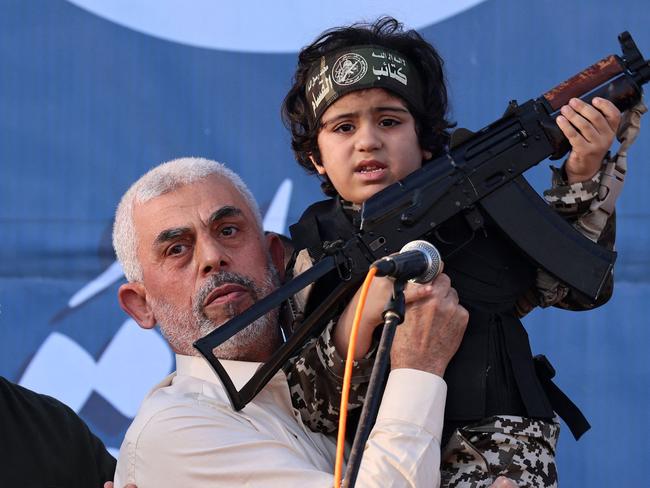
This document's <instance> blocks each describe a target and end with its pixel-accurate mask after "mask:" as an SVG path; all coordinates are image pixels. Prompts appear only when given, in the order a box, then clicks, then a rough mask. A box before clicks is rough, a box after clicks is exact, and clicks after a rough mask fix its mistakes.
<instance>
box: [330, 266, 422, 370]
mask: <svg viewBox="0 0 650 488" xmlns="http://www.w3.org/2000/svg"><path fill="white" fill-rule="evenodd" d="M393 283H394V282H393V280H391V279H389V278H375V279H374V280H373V281H372V284H371V285H370V290H369V291H368V297H367V299H366V305H365V307H364V309H363V313H362V315H361V323H360V324H359V334H358V335H357V343H356V350H355V354H354V358H355V359H359V358H362V357H363V356H365V355H366V354H368V352H369V351H370V348H371V345H372V337H373V333H374V331H375V328H376V327H377V326H378V325H380V324H382V323H383V318H382V313H383V311H384V307H385V306H386V304H387V303H388V299H389V298H390V296H391V293H392V292H393ZM430 291H431V285H430V284H427V285H420V284H417V283H408V284H407V286H406V288H405V289H404V298H405V300H406V303H407V304H409V303H412V302H415V301H417V300H419V299H422V298H426V297H427V296H428V294H429V293H430ZM360 294H361V290H360V289H359V290H357V292H356V293H355V295H354V297H353V298H352V300H351V301H350V303H348V305H347V306H346V307H345V310H344V311H343V313H342V314H341V316H340V318H339V320H338V322H337V324H336V327H335V328H334V345H335V346H336V352H337V353H338V354H340V355H341V356H343V357H346V356H347V352H348V344H349V343H350V331H351V330H352V322H353V320H354V314H355V311H356V308H357V304H358V303H359V296H360Z"/></svg>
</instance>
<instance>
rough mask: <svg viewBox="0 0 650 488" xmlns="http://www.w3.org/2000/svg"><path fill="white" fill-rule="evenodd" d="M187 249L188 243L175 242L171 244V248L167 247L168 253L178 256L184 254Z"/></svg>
mask: <svg viewBox="0 0 650 488" xmlns="http://www.w3.org/2000/svg"><path fill="white" fill-rule="evenodd" d="M186 250H187V245H186V244H174V245H173V246H170V247H169V249H167V255H169V256H176V255H179V254H183V253H184V252H185V251H186Z"/></svg>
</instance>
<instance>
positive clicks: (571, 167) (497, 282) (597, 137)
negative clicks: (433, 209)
mask: <svg viewBox="0 0 650 488" xmlns="http://www.w3.org/2000/svg"><path fill="white" fill-rule="evenodd" d="M442 66H443V62H442V59H441V58H440V56H439V55H438V53H437V52H436V51H435V49H434V48H433V47H432V46H431V45H430V44H429V43H428V42H426V41H425V40H424V39H422V37H421V36H420V35H419V34H418V33H417V32H415V31H412V30H411V31H403V30H402V27H401V25H400V24H399V23H398V22H397V21H396V20H394V19H391V18H382V19H379V20H378V21H376V22H375V23H374V24H371V25H354V26H352V27H343V28H339V29H333V30H329V31H327V32H325V33H324V34H323V35H321V36H320V37H319V38H318V39H317V40H316V41H315V42H314V43H312V44H311V45H309V46H307V47H306V48H304V49H303V50H302V51H301V52H300V54H299V59H298V67H297V70H296V73H295V76H294V83H293V86H292V87H291V89H290V91H289V93H288V95H287V97H286V98H285V101H284V104H283V118H284V120H285V123H286V125H287V126H288V127H289V128H290V130H291V134H292V147H293V150H294V152H295V155H296V158H297V160H298V163H299V164H300V165H301V166H302V167H304V168H305V169H306V170H307V171H308V172H310V173H318V175H319V176H320V177H321V179H322V188H323V191H324V192H325V194H326V195H328V196H330V197H332V198H331V199H329V200H327V201H324V202H319V203H317V204H315V205H313V206H312V207H310V208H309V209H308V210H307V211H306V212H305V214H304V215H303V217H302V218H301V220H300V222H299V223H298V224H297V225H296V226H294V227H292V237H293V238H294V242H295V243H296V244H297V246H298V249H300V248H303V249H302V251H301V252H300V253H299V254H298V255H297V258H296V264H295V266H294V271H295V272H296V273H299V272H301V271H302V270H304V268H305V267H307V266H310V265H311V263H312V262H313V261H315V260H317V259H318V258H319V251H320V249H319V247H320V244H321V243H322V242H325V241H333V240H336V239H339V238H343V239H345V238H347V237H349V236H350V235H351V234H352V232H354V229H355V226H358V224H359V216H358V210H359V208H360V206H361V204H363V202H364V201H366V200H367V199H368V198H369V197H371V196H372V195H374V194H375V193H377V192H379V191H380V190H382V189H384V188H386V187H387V186H389V185H390V184H392V183H395V182H396V181H398V180H400V179H402V178H404V177H406V176H407V175H408V174H410V173H411V172H413V171H415V170H417V169H418V168H420V167H421V166H422V165H423V164H428V163H429V162H430V161H431V160H435V158H436V157H437V156H440V155H441V154H443V153H444V152H445V151H446V149H447V144H448V142H449V133H448V129H450V128H451V127H453V124H451V123H450V122H449V121H448V120H447V119H446V118H445V117H446V112H447V92H446V88H445V83H444V79H443V70H442ZM619 120H620V113H619V111H618V110H617V109H616V107H615V106H614V105H613V104H611V103H610V102H609V101H607V100H603V99H598V98H597V99H594V101H593V105H589V104H586V103H584V102H582V101H580V100H575V99H574V100H571V102H570V103H569V105H567V106H565V107H563V108H562V115H561V116H559V117H558V119H557V123H558V126H559V127H560V129H561V130H562V132H563V133H564V134H565V136H566V137H567V138H568V140H569V142H570V143H571V145H572V151H571V153H570V155H569V157H568V159H567V160H566V162H565V163H564V166H563V167H562V168H561V169H559V170H556V171H555V172H554V180H553V184H554V188H553V189H552V190H551V191H550V192H549V199H550V200H553V201H556V202H557V204H556V206H557V207H558V208H560V209H562V210H564V211H565V214H566V215H567V218H569V219H572V220H576V219H578V218H579V217H580V216H581V215H582V214H584V213H585V212H586V211H587V210H588V209H589V204H590V200H591V199H593V198H594V196H595V195H596V192H597V190H598V187H599V181H600V170H601V167H602V161H603V158H604V157H605V156H606V154H607V151H608V149H609V147H610V145H611V144H612V142H613V139H614V136H615V132H616V129H617V127H618V124H619ZM568 185H570V187H569V186H568ZM567 190H570V191H569V193H570V194H571V195H572V196H573V197H575V195H576V193H575V192H576V191H577V192H578V193H577V194H578V198H577V199H576V198H574V199H573V200H571V201H569V199H563V198H562V196H563V195H566V194H567ZM567 202H569V203H570V205H565V204H566V203H567ZM576 202H577V204H576ZM567 208H568V209H569V210H570V212H566V210H567ZM330 223H335V224H333V225H330ZM485 230H486V232H485V233H474V232H472V231H471V230H469V229H468V228H467V227H466V226H465V224H464V220H463V219H462V217H461V218H455V219H450V221H448V222H447V223H445V224H444V225H443V226H442V227H441V228H439V229H438V231H437V233H436V239H434V241H433V243H434V244H435V245H436V246H438V247H439V248H440V249H441V251H442V254H443V258H446V261H445V272H446V273H447V274H448V275H449V277H450V278H451V282H452V285H453V286H454V287H455V288H456V290H457V291H458V295H459V297H460V302H461V304H462V305H463V306H464V307H465V308H466V309H467V310H468V311H469V316H470V321H469V325H468V327H467V332H466V334H465V337H464V339H463V343H462V344H461V346H460V349H459V351H458V353H457V354H456V356H455V357H454V359H453V360H452V362H451V363H450V364H449V366H448V368H447V370H446V372H445V380H446V382H447V384H448V394H447V406H446V411H445V428H444V433H443V446H444V445H445V444H446V448H445V451H444V453H443V465H442V471H443V472H442V479H443V484H445V485H446V486H456V485H458V484H466V483H469V482H470V481H474V482H476V483H478V484H475V485H472V486H486V485H487V484H489V483H490V482H492V481H494V478H495V477H496V475H497V474H507V475H508V476H509V477H511V478H514V479H515V480H516V481H518V482H520V483H524V484H526V486H555V484H556V479H557V476H556V470H555V464H554V453H555V444H556V442H557V437H558V433H559V424H558V422H557V421H556V419H555V414H554V411H553V410H554V408H555V409H557V406H556V404H554V403H552V402H551V401H550V400H549V398H548V396H547V393H546V392H545V390H544V387H543V386H542V382H541V381H540V379H539V378H538V376H537V374H536V370H535V365H534V362H533V358H532V354H531V350H530V346H529V343H528V338H527V334H526V331H525V329H524V327H523V325H522V324H521V322H520V321H519V317H520V316H521V315H523V314H525V313H527V312H528V311H530V310H531V309H532V308H534V307H535V306H537V305H542V306H548V305H559V306H562V307H565V308H572V309H583V308H587V307H592V306H597V305H600V304H602V303H604V302H605V301H607V300H608V299H609V296H610V295H611V290H612V289H611V280H610V283H609V285H608V286H607V287H606V290H605V291H604V293H603V294H601V297H600V298H599V301H598V302H597V303H596V304H586V303H581V302H580V301H579V300H578V299H577V298H576V297H575V296H574V294H573V293H572V291H571V290H570V289H568V288H567V287H565V286H563V285H562V284H560V283H557V282H556V281H554V280H553V279H552V278H551V277H548V276H547V275H545V274H544V273H543V272H538V270H537V269H536V268H535V267H534V265H532V264H531V263H530V262H529V261H528V260H527V259H526V258H525V257H524V256H523V255H522V253H521V252H520V251H519V250H518V249H517V248H516V247H514V246H513V245H512V244H511V243H510V241H509V240H508V239H507V237H506V236H505V235H503V233H502V232H501V231H500V230H499V229H498V228H497V227H496V226H495V225H494V224H493V223H491V222H490V220H489V218H487V217H486V228H485ZM600 230H601V231H602V230H603V229H600ZM613 237H614V233H613V226H612V222H609V223H608V228H607V229H606V230H605V232H603V233H602V237H601V239H600V243H601V244H602V245H604V246H607V247H610V248H611V247H612V246H613ZM450 249H457V251H455V252H454V253H453V254H449V253H448V251H449V250H450ZM325 281H327V280H325ZM546 282H550V283H549V284H548V285H546V284H545V283H546ZM330 284H331V283H326V282H322V283H316V284H315V286H314V287H312V289H311V291H310V292H309V299H308V301H306V302H305V300H298V301H299V302H301V305H302V306H303V307H307V309H309V308H310V303H318V302H319V301H320V300H321V299H322V298H323V297H324V296H326V294H327V292H328V291H329V289H330ZM391 288H392V286H391V285H390V283H388V282H387V280H378V282H377V284H376V285H375V286H374V288H373V289H372V290H371V297H372V299H371V303H370V304H369V305H368V306H367V307H366V311H365V312H364V314H365V315H364V323H363V324H362V328H361V330H360V335H359V344H358V347H357V350H356V357H357V359H359V360H360V361H361V363H360V364H361V367H362V368H361V369H362V370H363V369H364V368H365V369H366V370H367V367H368V363H370V362H371V359H368V357H367V356H366V354H367V353H368V351H369V350H371V345H372V338H373V332H374V329H375V327H376V326H377V325H378V324H379V323H381V316H380V312H381V308H382V307H383V304H384V303H385V302H386V300H387V298H388V295H389V292H390V289H391ZM411 290H412V291H411V292H410V293H411V294H410V295H409V296H407V301H408V300H414V299H417V296H418V295H417V294H418V293H421V292H418V291H417V289H416V290H415V291H413V287H412V289H411ZM355 301H356V296H355V298H354V299H353V300H352V302H351V303H350V304H349V305H348V306H347V308H345V310H344V311H343V314H342V315H341V317H340V319H339V321H338V325H337V326H336V327H335V328H334V329H333V334H334V337H333V341H334V344H335V346H336V350H335V351H334V350H331V348H330V354H331V357H328V358H326V359H325V360H324V361H325V362H329V364H330V365H332V364H340V363H341V362H342V361H341V360H340V356H341V355H343V356H344V355H345V351H346V349H347V343H348V335H349V329H350V326H351V319H352V314H353V311H354V305H355ZM330 333H331V328H330V329H328V330H326V332H325V334H326V335H327V334H330ZM319 340H323V339H322V338H320V339H319ZM361 358H365V359H361ZM312 359H314V358H312ZM307 361H309V357H308V358H307ZM321 361H323V359H322V358H321ZM361 378H362V380H363V378H365V377H364V376H363V374H362V375H361ZM289 380H290V382H293V383H294V386H293V387H292V391H294V393H296V391H297V392H299V394H297V395H294V396H296V397H300V396H301V395H306V396H307V397H308V398H312V399H313V397H316V398H317V399H318V400H317V401H307V402H305V401H303V400H304V398H303V400H300V399H298V398H297V402H296V404H297V406H298V407H301V410H303V417H304V418H305V419H306V420H307V421H308V423H309V424H310V425H311V426H312V427H313V428H320V429H323V430H328V429H330V430H333V429H334V428H335V425H336V424H335V420H336V417H337V416H338V406H337V405H334V404H333V403H332V404H330V405H328V402H327V401H324V400H326V399H327V395H329V394H330V393H331V391H332V390H334V387H331V388H329V389H327V388H325V389H321V387H320V386H319V387H318V388H316V389H315V390H314V391H311V392H310V391H307V390H309V388H310V385H309V381H306V382H305V381H303V380H301V379H296V378H292V377H290V378H289ZM362 380H361V381H362ZM358 383H359V381H358V382H357V384H356V386H355V388H357V390H355V394H356V395H357V399H356V402H357V403H358V402H361V401H362V396H363V389H362V388H360V387H359V384H358ZM330 386H331V385H330ZM339 386H340V385H338V384H337V385H336V387H339ZM301 389H302V390H304V391H302V392H301V391H300V390H301ZM310 405H311V408H310ZM486 482H487V483H486Z"/></svg>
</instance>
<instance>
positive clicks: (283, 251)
mask: <svg viewBox="0 0 650 488" xmlns="http://www.w3.org/2000/svg"><path fill="white" fill-rule="evenodd" d="M265 237H266V245H267V248H268V250H269V254H270V255H271V261H272V262H273V265H274V266H275V269H277V270H278V274H279V275H280V281H283V280H284V271H285V267H286V263H287V260H288V259H289V257H291V253H292V252H293V250H292V249H290V248H289V247H290V245H289V244H288V243H287V244H285V243H283V242H282V239H280V237H279V236H278V235H277V234H274V233H273V232H269V233H267V234H266V236H265Z"/></svg>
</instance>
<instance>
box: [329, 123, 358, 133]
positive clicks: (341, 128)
mask: <svg viewBox="0 0 650 488" xmlns="http://www.w3.org/2000/svg"><path fill="white" fill-rule="evenodd" d="M353 130H354V126H353V125H352V124H341V125H337V126H336V128H335V129H334V132H341V133H344V134H345V133H347V132H352V131H353Z"/></svg>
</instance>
